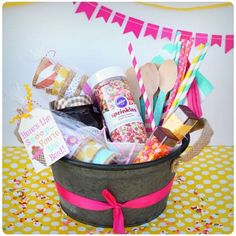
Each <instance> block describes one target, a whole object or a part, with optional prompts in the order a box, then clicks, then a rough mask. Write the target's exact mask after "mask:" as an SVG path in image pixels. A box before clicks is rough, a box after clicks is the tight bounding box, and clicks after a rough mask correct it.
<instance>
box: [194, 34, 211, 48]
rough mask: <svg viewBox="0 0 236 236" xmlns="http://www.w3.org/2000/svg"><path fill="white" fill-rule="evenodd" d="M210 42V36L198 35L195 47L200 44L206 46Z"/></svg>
mask: <svg viewBox="0 0 236 236" xmlns="http://www.w3.org/2000/svg"><path fill="white" fill-rule="evenodd" d="M207 40H208V34H202V33H196V40H195V47H197V46H198V45H199V44H201V43H202V44H206V43H207Z"/></svg>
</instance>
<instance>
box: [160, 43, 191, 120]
mask: <svg viewBox="0 0 236 236" xmlns="http://www.w3.org/2000/svg"><path fill="white" fill-rule="evenodd" d="M182 41H183V43H182V48H181V51H180V58H179V64H178V75H177V78H176V81H175V85H174V87H173V91H172V92H171V95H170V98H169V101H168V105H167V108H166V111H165V113H164V115H163V119H165V118H166V116H167V114H168V112H169V110H170V108H171V105H172V103H173V101H174V100H175V96H176V94H177V92H178V88H179V86H180V83H181V78H182V77H183V76H184V73H185V70H186V66H187V63H188V57H189V54H190V51H191V48H192V45H193V38H191V39H190V40H186V39H182Z"/></svg>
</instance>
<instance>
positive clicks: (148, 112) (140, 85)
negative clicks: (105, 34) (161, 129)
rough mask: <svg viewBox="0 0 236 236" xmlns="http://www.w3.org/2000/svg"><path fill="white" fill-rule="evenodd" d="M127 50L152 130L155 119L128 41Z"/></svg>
mask: <svg viewBox="0 0 236 236" xmlns="http://www.w3.org/2000/svg"><path fill="white" fill-rule="evenodd" d="M128 51H129V54H130V57H131V63H132V66H133V68H134V70H135V73H136V76H137V80H138V84H139V88H140V90H141V93H142V95H143V100H144V103H145V107H146V112H147V114H148V121H149V123H150V124H151V129H152V131H154V129H155V126H156V124H155V121H154V116H153V112H152V108H151V106H150V102H149V99H148V96H147V92H146V89H145V86H144V83H143V79H142V75H141V71H140V69H139V66H138V63H137V59H136V56H135V55H134V50H133V47H132V44H131V43H130V42H129V43H128ZM147 132H148V130H147Z"/></svg>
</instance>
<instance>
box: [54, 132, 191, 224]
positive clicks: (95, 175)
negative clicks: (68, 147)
mask: <svg viewBox="0 0 236 236" xmlns="http://www.w3.org/2000/svg"><path fill="white" fill-rule="evenodd" d="M189 141H190V137H189V135H188V136H187V137H186V138H184V139H183V142H182V144H181V146H179V147H178V149H177V150H175V151H174V152H172V153H171V154H170V155H168V156H166V157H163V158H161V159H158V160H155V161H151V162H146V163H141V164H130V165H96V164H90V163H85V162H80V161H74V160H69V159H66V158H62V159H61V160H59V161H57V162H56V163H54V164H53V165H52V172H53V176H54V179H55V181H56V182H58V183H59V184H60V185H61V186H62V187H64V188H66V189H67V190H69V191H70V192H72V193H74V194H78V195H80V196H83V197H86V198H89V199H94V200H98V201H103V202H105V200H104V197H103V196H102V194H101V192H102V190H104V189H109V191H110V192H111V193H112V194H113V195H114V196H115V197H116V199H117V201H118V202H126V201H128V200H131V199H135V198H137V197H141V196H145V195H148V194H150V193H153V192H156V191H158V190H160V189H162V188H164V187H165V186H166V185H167V184H168V183H169V182H170V181H171V180H172V179H173V177H174V175H175V173H173V172H171V168H170V167H171V163H172V161H173V160H175V159H176V158H178V157H179V156H180V154H181V153H183V152H184V150H185V149H186V148H187V146H188V144H189ZM167 199H168V196H166V197H165V198H164V199H162V200H161V201H160V202H158V203H157V204H155V205H152V206H150V207H147V208H140V209H127V208H124V209H122V211H123V214H124V218H125V226H135V225H140V224H143V223H146V222H149V221H151V220H152V219H154V218H156V217H157V216H159V215H160V214H161V213H162V212H163V211H164V209H165V207H166V204H167ZM60 204H61V207H62V209H63V210H64V212H65V213H66V214H67V215H69V216H70V217H71V218H73V219H75V220H77V221H80V222H82V223H85V224H89V225H93V226H100V227H112V224H113V217H112V215H113V213H112V210H105V211H91V210H84V209H81V208H78V207H76V206H74V205H72V204H70V203H68V202H67V201H66V200H64V199H63V198H62V197H61V196H60Z"/></svg>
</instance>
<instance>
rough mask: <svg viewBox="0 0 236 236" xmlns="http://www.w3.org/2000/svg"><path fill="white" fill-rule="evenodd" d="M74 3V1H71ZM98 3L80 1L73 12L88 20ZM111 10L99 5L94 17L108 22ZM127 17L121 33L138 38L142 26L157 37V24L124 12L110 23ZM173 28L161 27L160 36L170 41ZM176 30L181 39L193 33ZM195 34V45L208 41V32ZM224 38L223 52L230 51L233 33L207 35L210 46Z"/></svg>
mask: <svg viewBox="0 0 236 236" xmlns="http://www.w3.org/2000/svg"><path fill="white" fill-rule="evenodd" d="M73 4H74V5H75V2H73ZM98 4H99V3H97V2H81V3H79V6H78V8H77V9H76V11H75V13H81V12H82V13H85V15H86V16H87V18H88V20H90V19H91V17H92V15H93V13H94V11H95V9H96V8H97V6H98ZM112 12H113V10H112V9H109V8H107V7H104V6H102V5H101V7H100V9H99V11H98V14H97V15H96V18H100V17H102V18H103V19H104V21H105V23H107V22H108V19H109V18H110V17H111V14H112ZM126 17H127V18H128V22H127V24H126V26H125V27H124V31H123V34H125V33H129V32H133V34H134V35H135V37H136V38H139V36H140V33H141V30H142V28H143V27H144V35H143V36H144V37H147V36H151V37H152V38H153V39H154V40H155V39H157V36H158V33H159V28H160V26H159V25H156V24H151V23H148V22H144V21H143V20H141V19H137V18H133V17H129V16H127V15H125V14H122V13H119V12H115V15H114V17H113V19H112V21H111V23H118V25H119V26H120V27H121V26H122V25H123V24H124V20H125V18H126ZM174 31H175V29H171V28H167V27H162V30H161V35H160V38H161V39H163V38H167V39H169V40H170V41H171V39H172V35H173V32H174ZM176 32H181V40H182V39H190V38H191V37H192V35H193V32H191V31H186V30H177V31H176ZM194 34H195V35H196V37H195V46H198V45H200V44H201V43H202V44H206V43H207V42H208V34H206V33H198V32H197V33H194ZM223 37H225V38H224V41H225V53H228V52H229V51H231V49H232V48H234V35H233V34H232V35H225V36H224V35H218V34H213V35H209V42H210V41H211V42H210V43H211V46H214V45H215V44H217V45H218V46H220V47H223V46H222V38H223Z"/></svg>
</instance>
